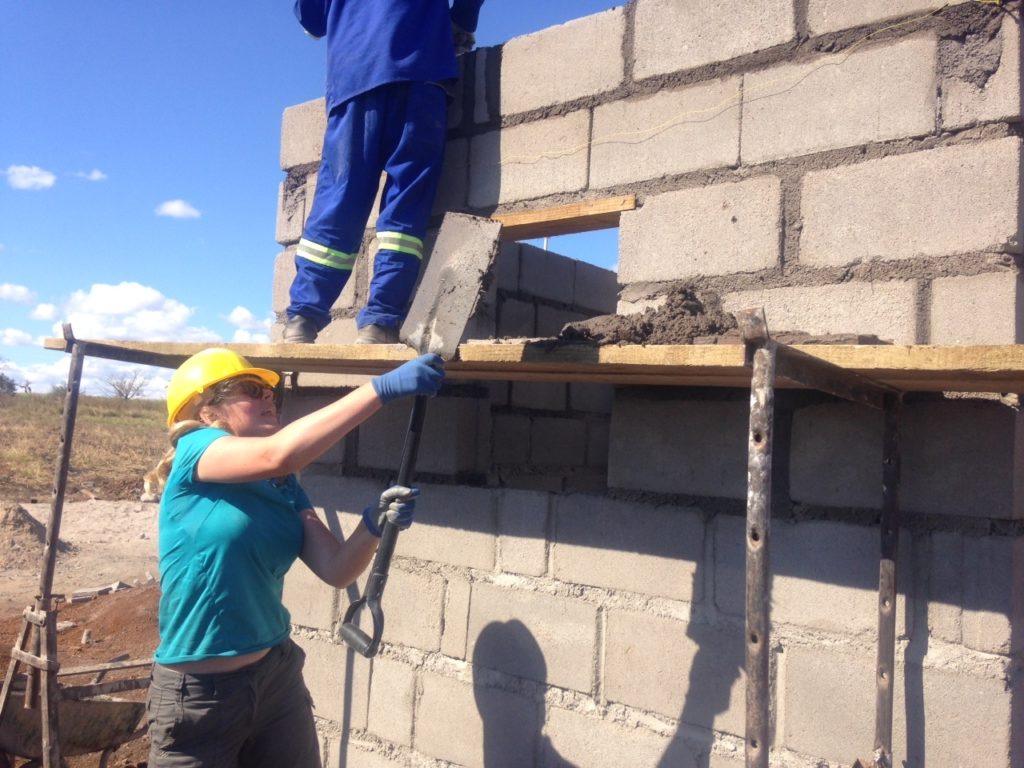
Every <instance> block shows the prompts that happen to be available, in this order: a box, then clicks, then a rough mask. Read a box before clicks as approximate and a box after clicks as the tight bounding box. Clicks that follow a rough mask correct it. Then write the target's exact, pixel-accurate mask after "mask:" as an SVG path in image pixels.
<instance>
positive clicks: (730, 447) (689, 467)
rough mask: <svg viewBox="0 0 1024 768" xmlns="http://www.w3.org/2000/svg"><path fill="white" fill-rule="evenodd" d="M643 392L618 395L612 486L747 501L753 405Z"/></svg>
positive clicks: (610, 462)
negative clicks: (748, 456)
mask: <svg viewBox="0 0 1024 768" xmlns="http://www.w3.org/2000/svg"><path fill="white" fill-rule="evenodd" d="M769 322H770V321H769ZM769 327H771V326H769ZM642 392H643V391H642V390H641V391H640V392H637V391H636V390H629V389H620V390H619V391H618V393H617V396H616V400H615V410H614V411H613V412H612V422H611V437H610V446H609V449H608V485H609V487H612V488H636V489H641V490H645V491H654V492H660V493H684V494H690V495H695V496H725V497H729V498H736V499H745V498H746V497H747V428H748V426H749V425H748V422H749V421H750V413H749V405H748V403H747V402H745V401H744V402H723V401H699V400H670V399H667V398H664V397H659V396H653V397H651V396H647V395H646V394H642ZM667 424H670V425H672V428H671V429H666V428H665V425H667ZM694 435H700V436H701V439H700V440H694V439H693V436H694Z"/></svg>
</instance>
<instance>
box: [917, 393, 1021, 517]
mask: <svg viewBox="0 0 1024 768" xmlns="http://www.w3.org/2000/svg"><path fill="white" fill-rule="evenodd" d="M1022 430H1024V415H1022V414H1021V413H1019V412H1017V411H1014V410H1013V409H1011V408H1008V407H1006V406H1004V405H1002V404H1000V403H997V402H991V401H977V400H975V401H971V400H959V401H948V402H923V403H910V404H908V405H906V406H904V409H903V419H902V452H903V465H902V479H901V485H900V503H901V505H902V506H903V509H904V510H906V511H909V512H921V513H930V514H950V515H966V516H972V517H990V518H1003V519H1007V518H1014V519H1018V518H1020V517H1022V516H1024V500H1022V499H1021V498H1020V494H1019V492H1018V489H1017V488H1016V484H1017V483H1019V482H1020V476H1021V472H1022V467H1024V456H1022V453H1021V446H1019V445H1018V442H1019V440H1020V438H1019V435H1020V434H1021V431H1022Z"/></svg>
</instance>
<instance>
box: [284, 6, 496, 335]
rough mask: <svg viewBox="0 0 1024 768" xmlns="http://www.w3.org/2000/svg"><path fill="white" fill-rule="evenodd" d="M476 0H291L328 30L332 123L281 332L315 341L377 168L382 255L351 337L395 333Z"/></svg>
mask: <svg viewBox="0 0 1024 768" xmlns="http://www.w3.org/2000/svg"><path fill="white" fill-rule="evenodd" d="M481 5H483V0H452V4H451V6H450V7H449V0H369V2H367V1H365V0H296V3H295V15H296V16H297V17H298V19H299V23H300V24H301V25H302V27H303V28H304V29H305V30H306V31H307V32H308V33H309V34H310V35H312V36H313V37H317V38H320V37H324V36H325V35H326V37H327V96H326V106H327V130H326V132H325V134H324V149H323V156H322V159H321V162H320V169H319V172H318V176H317V184H316V194H315V195H314V197H313V205H312V208H311V210H310V212H309V216H308V217H307V219H306V225H305V228H304V229H303V232H302V239H301V240H300V241H299V246H298V250H297V251H296V254H295V271H296V273H295V278H294V280H293V281H292V285H291V293H290V296H291V303H290V304H289V305H288V322H287V324H286V325H285V330H284V337H283V338H284V341H286V342H292V343H305V344H308V343H311V342H312V341H313V340H314V339H315V338H316V335H317V333H319V332H320V331H321V330H322V329H323V328H324V326H326V325H327V323H328V322H330V310H331V306H332V305H333V304H334V302H335V300H336V299H337V298H338V295H339V294H340V293H341V289H342V288H343V287H344V286H345V283H346V282H347V280H348V278H349V275H351V274H352V266H353V264H354V262H355V258H356V254H357V253H358V252H359V248H360V245H361V243H362V238H363V231H364V230H365V228H366V222H367V219H368V218H369V215H370V208H371V206H372V205H373V200H374V198H375V197H376V194H377V187H378V185H379V183H380V175H381V172H382V171H384V172H386V173H387V180H386V181H385V184H384V190H383V194H382V197H381V203H380V211H379V214H378V217H377V223H376V230H377V245H378V249H377V255H376V259H375V261H374V268H373V279H372V280H371V282H370V295H369V298H368V300H367V303H366V306H365V307H364V308H363V309H362V310H361V311H360V312H359V315H358V317H357V318H356V326H357V328H358V336H357V338H356V343H357V344H393V343H396V342H398V327H399V326H400V325H401V324H402V321H403V320H404V319H405V314H406V311H407V308H408V305H409V299H410V297H411V294H412V291H413V288H414V286H415V284H416V279H417V276H418V275H419V269H420V263H421V262H422V259H423V237H424V235H425V234H426V230H427V223H428V220H429V218H430V212H431V209H432V207H433V205H434V197H435V195H436V193H437V186H438V181H439V179H440V175H441V164H442V162H443V159H444V144H445V131H446V126H447V107H448V103H447V101H448V98H449V96H448V91H447V89H448V88H450V86H451V84H452V82H453V81H454V80H455V79H456V78H457V77H458V74H459V70H458V65H457V63H456V60H455V57H456V53H457V52H458V53H463V52H466V51H468V50H470V49H471V48H472V47H473V44H474V42H475V41H474V38H473V33H474V32H475V31H476V26H477V20H478V17H479V14H480V6H481Z"/></svg>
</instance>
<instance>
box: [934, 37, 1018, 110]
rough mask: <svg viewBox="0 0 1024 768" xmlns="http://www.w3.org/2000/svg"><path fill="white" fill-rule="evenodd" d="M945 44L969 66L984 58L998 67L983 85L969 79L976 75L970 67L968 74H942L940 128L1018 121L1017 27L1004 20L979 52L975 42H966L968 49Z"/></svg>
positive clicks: (963, 45) (956, 42)
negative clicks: (994, 121)
mask: <svg viewBox="0 0 1024 768" xmlns="http://www.w3.org/2000/svg"><path fill="white" fill-rule="evenodd" d="M970 37H973V36H970ZM969 39H970V38H969ZM946 44H947V45H951V46H955V48H954V50H955V51H956V52H957V53H961V54H962V55H964V56H965V57H966V61H968V62H972V63H973V62H974V61H976V60H977V59H978V58H979V57H980V56H979V55H984V54H988V55H989V56H992V57H993V58H995V57H998V58H997V60H998V64H999V66H998V68H997V69H996V70H995V72H992V73H991V74H990V75H989V77H988V78H987V79H985V82H984V84H982V83H981V82H979V81H978V80H977V79H974V78H972V77H971V75H976V70H973V67H972V68H971V70H972V71H963V72H956V71H953V72H946V73H945V77H944V78H943V81H942V127H943V128H947V129H948V128H963V127H966V126H970V125H974V124H975V123H980V122H986V121H989V120H1012V121H1014V122H1017V121H1019V120H1020V116H1021V97H1020V94H1021V77H1020V75H1021V72H1020V30H1019V29H1018V28H1017V23H1016V22H1015V21H1013V20H1012V19H1005V20H1004V21H1003V25H1002V27H1001V29H1000V33H999V35H998V36H997V37H995V38H993V39H992V40H991V41H989V42H987V43H985V44H984V49H983V50H981V51H979V50H978V49H977V48H975V47H974V45H976V44H977V41H976V40H970V43H969V44H970V45H971V46H972V47H970V48H968V47H967V46H968V43H965V42H964V41H961V40H950V41H948V42H947V43H946ZM963 68H964V70H967V69H968V65H967V64H966V63H965V64H964V65H963ZM958 75H959V76H958ZM972 80H974V81H973V82H972Z"/></svg>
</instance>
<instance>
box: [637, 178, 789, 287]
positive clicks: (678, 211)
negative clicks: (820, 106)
mask: <svg viewBox="0 0 1024 768" xmlns="http://www.w3.org/2000/svg"><path fill="white" fill-rule="evenodd" d="M620 222H621V228H620V238H621V247H620V253H621V256H620V259H619V277H620V279H621V280H622V282H623V283H624V284H626V283H635V282H642V281H646V280H651V281H664V280H682V279H685V278H688V277H696V276H698V275H724V274H732V273H736V272H757V271H759V270H762V269H772V268H775V267H777V266H778V263H779V258H780V256H781V248H782V245H781V242H782V240H781V237H780V233H781V227H782V188H781V185H780V183H779V179H778V178H777V177H775V176H761V177H758V178H755V179H751V180H749V181H742V182H739V183H737V184H716V185H713V186H710V187H700V188H697V189H686V190H682V191H679V192H669V193H667V194H664V195H657V196H654V197H649V198H647V202H646V203H645V204H644V207H643V208H640V209H639V210H636V211H627V212H625V213H623V214H622V217H621V219H620Z"/></svg>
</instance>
